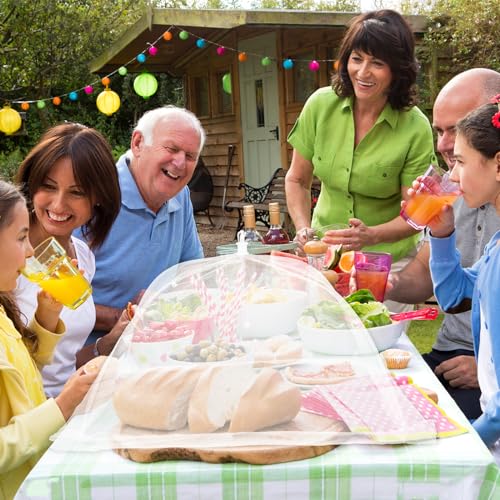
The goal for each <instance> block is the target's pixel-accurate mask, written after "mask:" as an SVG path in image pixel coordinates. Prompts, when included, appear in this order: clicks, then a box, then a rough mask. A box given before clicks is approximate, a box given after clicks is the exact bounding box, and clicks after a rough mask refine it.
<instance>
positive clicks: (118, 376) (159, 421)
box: [55, 254, 435, 450]
mask: <svg viewBox="0 0 500 500" xmlns="http://www.w3.org/2000/svg"><path fill="white" fill-rule="evenodd" d="M434 437H435V428H434V425H433V424H432V423H431V422H428V421H426V420H425V419H424V418H423V417H422V416H421V415H420V413H419V412H418V411H417V410H416V408H415V407H414V406H413V405H412V403H411V402H410V401H409V400H408V399H407V398H406V397H405V396H404V394H403V393H402V391H401V390H400V387H399V386H398V385H397V383H396V382H395V379H394V377H392V376H391V375H390V373H389V372H388V371H387V369H386V367H385V364H384V362H383V360H382V358H381V356H380V354H379V353H378V351H377V349H376V347H375V345H374V343H373V341H372V338H371V336H370V334H369V332H368V331H367V330H366V329H365V328H364V327H363V324H362V323H361V321H360V320H359V318H358V316H357V315H356V314H355V313H354V312H353V310H352V309H351V307H350V306H349V305H348V304H347V303H346V302H345V301H344V300H343V298H342V297H341V296H340V295H338V294H337V293H336V292H335V290H334V288H333V287H332V286H331V285H330V284H329V283H328V282H327V281H326V280H325V279H324V278H323V276H322V275H321V273H320V272H318V271H316V270H315V269H313V268H312V267H311V266H308V265H307V264H304V263H303V262H300V261H297V260H294V259H290V258H283V257H277V256H253V255H237V254H235V255H230V256H222V257H216V258H210V259H202V260H198V261H191V262H186V263H182V264H180V265H178V266H175V267H173V268H171V269H168V270H167V271H165V272H164V273H162V274H161V275H160V276H159V277H158V278H157V279H156V280H155V281H154V282H153V283H152V284H151V286H150V287H149V288H148V290H147V291H146V293H145V295H144V297H143V299H142V300H141V303H140V305H139V306H138V308H137V310H136V313H135V316H134V318H133V320H132V321H131V322H130V324H129V326H128V327H127V329H126V330H125V331H124V333H123V334H122V337H121V339H120V340H119V341H118V343H117V345H116V347H115V349H114V350H113V353H112V354H111V355H110V356H109V358H108V359H107V361H106V362H105V364H104V366H103V368H102V369H101V372H100V374H99V376H98V378H97V380H96V382H95V383H94V385H93V386H92V388H91V390H90V392H89V394H88V396H87V398H86V399H85V400H84V402H83V403H82V404H81V405H80V407H79V408H78V411H77V412H76V414H75V415H74V416H73V417H72V419H71V420H70V421H69V422H68V425H67V426H66V428H65V429H64V430H63V431H62V432H61V433H60V435H59V438H58V439H57V440H56V442H55V446H56V448H57V447H60V448H69V449H72V450H75V449H82V450H85V449H109V448H163V447H184V446H185V447H189V448H196V447H198V448H207V447H210V448H217V447H228V446H245V445H275V444H279V445H284V444H287V445H288V444H293V445H301V444H304V445H313V444H318V445H320V444H339V443H351V442H357V443H378V444H380V443H394V442H407V441H412V440H419V439H429V438H434Z"/></svg>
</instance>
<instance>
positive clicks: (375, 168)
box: [286, 10, 436, 267]
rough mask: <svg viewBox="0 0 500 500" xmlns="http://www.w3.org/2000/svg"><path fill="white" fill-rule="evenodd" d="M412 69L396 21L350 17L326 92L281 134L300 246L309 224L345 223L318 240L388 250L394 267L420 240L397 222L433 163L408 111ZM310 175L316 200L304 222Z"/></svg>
mask: <svg viewBox="0 0 500 500" xmlns="http://www.w3.org/2000/svg"><path fill="white" fill-rule="evenodd" d="M417 68H418V66H417V61H416V59H415V42H414V38H413V34H412V31H411V29H410V27H409V25H408V24H407V22H406V21H405V20H404V19H403V17H402V16H401V15H400V14H398V13H397V12H394V11H392V10H379V11H374V12H368V13H365V14H362V15H360V16H358V17H356V18H355V19H354V20H353V23H352V24H351V26H350V28H349V29H348V31H347V33H346V35H345V37H344V39H343V41H342V43H341V46H340V54H339V58H338V72H337V74H336V75H335V76H334V78H333V82H332V87H325V88H321V89H319V90H317V91H316V92H315V93H314V94H312V95H311V97H310V98H309V99H308V101H307V102H306V104H305V106H304V108H303V110H302V112H301V114H300V116H299V118H298V119H297V122H296V123H295V125H294V127H293V129H292V130H291V132H290V134H289V136H288V141H289V143H290V144H291V145H292V146H293V158H292V163H291V166H290V169H289V170H288V173H287V176H286V195H287V203H288V210H289V212H290V215H291V217H292V220H293V222H294V224H295V227H296V229H297V237H296V239H297V241H298V242H299V247H300V248H301V246H302V245H303V243H304V242H305V241H306V236H307V230H308V229H310V228H311V227H321V226H326V225H328V224H333V223H348V224H349V226H350V227H349V229H342V230H335V231H329V232H327V233H326V235H325V237H324V241H325V242H326V243H329V244H338V243H342V244H343V245H344V247H345V249H346V250H360V249H365V250H372V251H383V252H390V253H391V254H392V256H393V262H396V261H401V259H404V258H405V257H406V258H407V259H408V258H409V257H410V256H411V255H414V253H415V250H416V245H417V242H418V240H419V234H417V232H416V231H415V230H414V229H412V228H411V227H410V226H409V225H408V224H407V223H406V222H405V221H404V220H403V219H402V218H401V217H400V215H399V211H400V204H401V200H402V199H404V198H406V196H407V194H406V192H407V189H408V187H409V186H411V182H412V181H413V180H414V179H415V178H416V177H417V176H418V175H421V174H422V173H423V172H424V171H425V170H426V169H427V167H428V166H429V164H430V163H432V162H434V161H436V158H435V155H434V147H433V137H432V129H431V126H430V123H429V121H428V119H427V118H426V116H425V115H424V114H423V113H422V112H421V111H420V110H419V109H418V108H417V107H416V106H415V100H416V99H415V97H416V96H415V82H416V76H417ZM313 176H316V177H318V178H319V179H320V181H321V194H320V196H319V199H318V202H317V205H316V207H315V209H314V213H313V217H312V221H311V205H310V199H311V196H310V188H311V183H312V180H313ZM407 259H404V260H403V261H401V264H403V263H404V262H405V261H406V260H407ZM398 267H399V266H398Z"/></svg>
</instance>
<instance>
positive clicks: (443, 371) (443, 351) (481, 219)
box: [386, 68, 500, 420]
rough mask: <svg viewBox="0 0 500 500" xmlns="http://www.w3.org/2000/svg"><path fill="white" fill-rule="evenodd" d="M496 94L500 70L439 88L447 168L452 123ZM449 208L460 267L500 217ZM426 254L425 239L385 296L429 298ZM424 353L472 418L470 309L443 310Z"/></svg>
mask: <svg viewBox="0 0 500 500" xmlns="http://www.w3.org/2000/svg"><path fill="white" fill-rule="evenodd" d="M499 92H500V73H497V72H496V71H493V70H490V69H485V68H475V69H471V70H468V71H464V72H463V73H460V74H458V75H456V76H455V77H453V78H452V79H451V80H450V81H449V82H448V83H447V84H446V85H445V86H444V87H443V88H442V90H441V92H439V94H438V96H437V98H436V101H435V103H434V108H433V111H432V126H433V128H434V130H435V131H436V134H437V150H438V152H439V153H440V154H441V156H442V157H443V159H444V161H445V162H446V164H447V165H448V168H449V169H450V170H451V169H452V168H453V165H454V163H455V157H454V155H453V147H454V145H455V125H456V124H457V122H458V121H459V120H460V119H461V118H463V117H464V116H465V115H466V114H468V113H469V112H470V111H472V110H473V109H476V108H478V107H479V106H481V105H482V104H485V103H487V102H488V101H489V100H490V98H491V97H492V96H494V95H496V94H498V93H499ZM453 210H454V213H455V227H456V229H457V248H458V250H459V251H460V254H461V257H462V266H464V267H469V266H471V265H472V264H473V263H474V262H475V261H477V260H478V259H479V258H480V256H481V255H482V253H483V249H484V246H485V245H486V243H488V241H489V240H490V238H491V236H492V235H493V234H494V233H495V232H496V231H498V230H500V219H499V218H498V216H497V214H496V211H495V209H494V207H492V206H490V205H485V206H482V207H480V208H477V209H474V208H468V207H467V206H466V205H465V203H464V201H463V199H462V198H459V199H458V200H457V201H456V202H455V204H454V205H453ZM429 257H430V249H429V244H428V242H424V243H423V245H422V247H421V248H420V250H419V252H418V254H417V255H416V257H415V258H414V259H413V260H412V261H411V262H410V263H409V264H408V265H407V266H406V267H405V268H404V269H402V270H401V271H400V272H399V273H395V274H394V275H392V276H391V283H392V285H393V286H392V288H391V289H390V290H389V291H388V292H387V294H386V299H391V300H396V301H398V302H406V303H409V304H417V303H419V302H423V301H424V300H426V299H428V298H429V297H430V296H431V295H432V293H433V290H432V280H431V275H430V269H429ZM423 357H424V359H425V361H426V362H427V364H428V365H429V366H430V367H431V368H432V369H433V370H434V373H435V374H436V375H437V377H438V378H439V379H440V381H441V383H442V384H443V385H444V387H445V388H446V389H447V390H448V392H449V393H450V395H451V396H452V397H453V399H454V400H455V402H456V403H457V404H458V406H459V407H460V408H461V410H462V411H463V412H464V414H465V415H466V416H467V418H469V419H471V420H473V419H475V418H477V417H478V416H479V415H480V414H481V408H480V405H479V397H480V395H481V392H480V390H479V385H478V381H477V365H476V360H475V358H474V349H473V344H472V333H471V327H470V312H469V311H467V312H462V313H460V314H445V317H444V321H443V324H442V325H441V328H440V329H439V331H438V335H437V339H436V342H435V344H434V346H433V348H432V351H431V352H429V353H426V354H424V355H423Z"/></svg>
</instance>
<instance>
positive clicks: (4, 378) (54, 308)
mask: <svg viewBox="0 0 500 500" xmlns="http://www.w3.org/2000/svg"><path fill="white" fill-rule="evenodd" d="M28 226H29V217H28V210H27V208H26V202H25V200H24V198H23V196H22V195H21V194H20V193H19V191H18V190H17V189H16V188H15V187H14V186H12V185H11V184H8V183H6V182H4V181H1V180H0V262H1V263H2V265H1V266H0V498H7V499H11V498H13V496H14V494H15V493H16V491H17V489H18V487H19V485H20V484H21V482H22V480H23V479H24V477H25V476H26V475H27V473H28V472H29V471H30V469H31V468H32V467H33V465H34V464H35V463H36V460H37V459H38V457H39V456H40V455H41V453H42V452H43V451H44V450H45V449H46V448H47V447H48V446H49V437H50V436H51V434H53V433H54V432H56V431H57V430H58V429H59V428H60V427H61V426H62V425H63V424H64V422H65V421H66V420H67V419H68V418H69V417H70V416H71V414H72V413H73V411H74V409H75V408H76V406H77V405H78V404H79V403H80V401H81V400H82V399H83V397H84V396H85V394H86V393H87V391H88V389H89V387H90V385H91V384H92V382H93V381H94V379H95V378H96V376H97V372H96V371H94V372H93V373H90V374H86V373H84V372H83V368H82V369H81V370H79V371H78V372H76V373H75V374H74V375H73V376H72V377H70V379H69V380H68V382H67V383H66V385H65V386H64V388H63V390H62V391H61V393H60V394H59V396H57V397H56V398H55V399H49V400H47V399H46V397H45V393H44V390H43V385H42V377H41V375H40V372H39V370H38V367H41V366H42V365H44V364H47V363H50V360H51V357H52V351H53V350H54V348H55V346H56V344H57V342H58V341H59V340H60V339H61V338H62V336H63V335H62V334H63V333H64V330H65V327H64V323H63V322H62V321H60V319H59V313H60V312H61V309H62V306H61V304H59V303H58V302H55V301H54V300H53V299H52V298H51V297H50V296H49V295H48V294H46V293H45V292H39V293H38V303H37V307H36V311H35V314H34V316H33V319H32V320H31V322H30V324H29V325H28V327H25V326H24V324H23V322H22V321H21V318H20V315H19V310H18V308H17V305H16V303H15V301H14V300H13V296H12V294H11V292H12V291H13V290H14V288H15V287H16V280H17V278H18V276H19V274H20V271H21V269H22V268H23V267H24V264H25V260H26V258H27V257H30V256H31V255H32V254H33V248H32V247H31V244H30V242H29V239H28Z"/></svg>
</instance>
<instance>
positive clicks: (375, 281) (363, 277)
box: [354, 252, 392, 302]
mask: <svg viewBox="0 0 500 500" xmlns="http://www.w3.org/2000/svg"><path fill="white" fill-rule="evenodd" d="M391 263H392V256H391V254H390V253H384V252H354V269H355V270H356V288H357V289H358V290H360V289H362V288H367V289H368V290H370V291H371V292H372V294H373V296H374V297H375V299H376V300H378V301H379V302H383V301H384V295H385V287H386V285H387V278H388V276H389V271H390V270H391Z"/></svg>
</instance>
